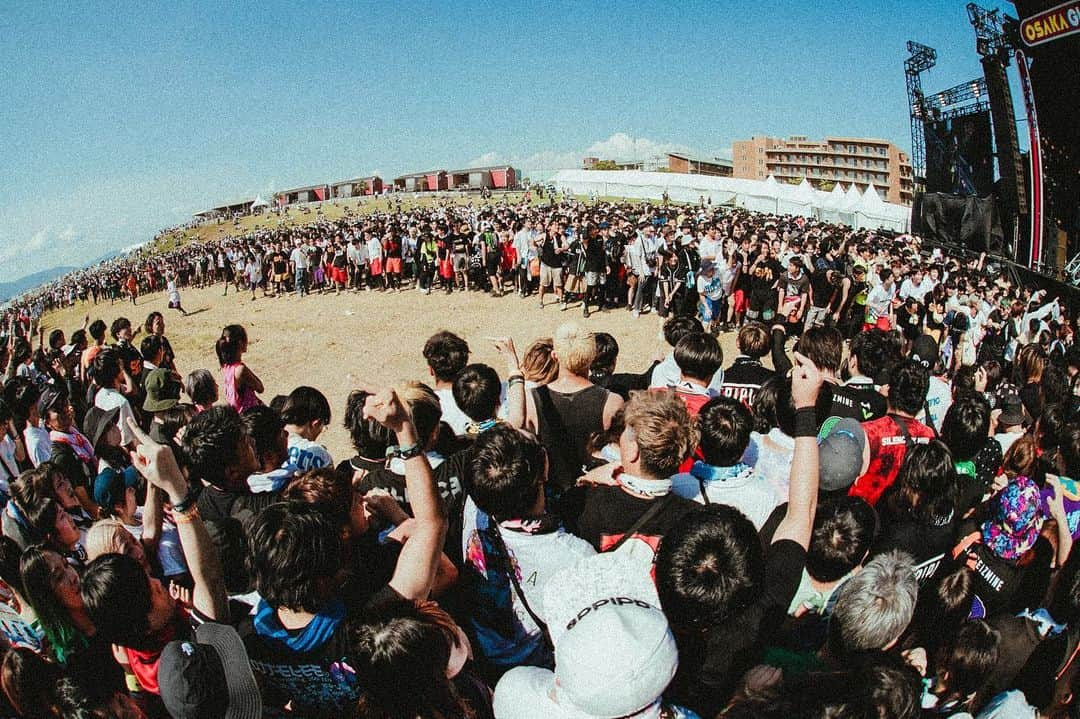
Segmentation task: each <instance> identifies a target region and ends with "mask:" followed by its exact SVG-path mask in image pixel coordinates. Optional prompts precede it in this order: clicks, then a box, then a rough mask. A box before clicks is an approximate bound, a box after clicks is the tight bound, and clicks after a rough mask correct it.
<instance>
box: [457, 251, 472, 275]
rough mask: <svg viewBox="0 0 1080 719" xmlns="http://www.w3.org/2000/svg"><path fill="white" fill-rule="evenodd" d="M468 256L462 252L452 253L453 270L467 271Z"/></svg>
mask: <svg viewBox="0 0 1080 719" xmlns="http://www.w3.org/2000/svg"><path fill="white" fill-rule="evenodd" d="M468 271H469V258H468V257H466V256H465V255H463V254H457V253H455V254H454V272H468Z"/></svg>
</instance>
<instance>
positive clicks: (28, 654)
mask: <svg viewBox="0 0 1080 719" xmlns="http://www.w3.org/2000/svg"><path fill="white" fill-rule="evenodd" d="M63 679H64V672H63V670H62V669H61V668H60V665H59V664H57V663H56V662H51V661H49V660H47V659H46V658H45V657H43V656H41V655H40V654H38V653H37V652H35V651H33V650H32V649H28V648H27V647H11V648H10V649H8V650H7V652H6V653H5V654H4V661H3V666H2V669H0V681H2V684H3V690H4V695H5V697H6V698H7V700H8V703H10V704H11V707H12V708H13V709H14V710H15V715H16V716H21V717H50V716H57V715H56V714H55V712H54V709H55V707H54V706H53V705H54V702H55V698H54V687H56V685H57V683H58V682H61V681H63ZM59 716H64V717H67V716H69V715H68V714H60V715H59Z"/></svg>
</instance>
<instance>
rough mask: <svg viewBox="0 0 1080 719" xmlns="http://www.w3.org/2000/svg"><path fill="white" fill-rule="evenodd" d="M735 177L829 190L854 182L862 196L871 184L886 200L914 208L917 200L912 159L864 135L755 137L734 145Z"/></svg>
mask: <svg viewBox="0 0 1080 719" xmlns="http://www.w3.org/2000/svg"><path fill="white" fill-rule="evenodd" d="M732 154H733V155H734V158H733V162H734V176H735V177H739V178H744V179H749V180H764V179H765V178H766V177H768V176H769V175H772V176H773V177H775V178H776V179H777V180H778V181H780V182H794V183H798V182H801V181H802V179H803V178H804V177H805V178H806V179H807V180H809V182H810V184H811V185H814V186H815V187H818V188H822V186H824V189H829V187H831V185H832V184H835V183H838V182H839V183H841V184H843V185H844V186H845V187H846V186H848V185H851V184H852V183H854V184H855V186H856V187H858V188H859V191H860V192H864V191H865V190H866V188H867V187H870V186H872V187H873V188H874V189H875V190H876V191H877V193H878V194H879V195H880V196H881V199H883V200H884V201H886V202H891V203H894V204H897V205H910V204H911V202H912V199H913V196H914V178H913V175H912V171H911V159H910V158H909V157H908V156H907V154H906V153H904V152H902V151H901V150H900V148H898V147H897V146H896V145H894V144H892V143H891V142H888V141H886V140H875V139H872V138H865V137H826V138H825V139H824V140H809V139H807V138H806V137H803V136H799V135H795V136H792V137H789V138H787V139H782V138H778V137H757V136H756V137H753V138H751V139H749V140H738V141H736V142H734V143H732Z"/></svg>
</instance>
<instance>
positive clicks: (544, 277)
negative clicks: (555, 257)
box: [540, 262, 563, 288]
mask: <svg viewBox="0 0 1080 719" xmlns="http://www.w3.org/2000/svg"><path fill="white" fill-rule="evenodd" d="M562 272H563V271H562V268H561V267H550V266H548V265H545V264H544V263H543V262H541V263H540V286H541V287H547V286H548V285H551V286H553V287H556V288H561V287H562V277H563V275H562Z"/></svg>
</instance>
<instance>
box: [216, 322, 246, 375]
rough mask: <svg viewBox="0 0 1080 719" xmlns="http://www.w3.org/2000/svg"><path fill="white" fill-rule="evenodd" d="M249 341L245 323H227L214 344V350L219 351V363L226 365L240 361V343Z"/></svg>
mask: <svg viewBox="0 0 1080 719" xmlns="http://www.w3.org/2000/svg"><path fill="white" fill-rule="evenodd" d="M245 342H247V330H245V329H244V327H243V325H226V326H225V327H224V328H222V330H221V337H218V340H217V342H216V343H215V344H214V352H216V353H217V358H218V363H219V364H220V365H221V366H222V367H224V366H225V365H230V364H235V363H237V362H239V361H240V345H242V344H244V343H245Z"/></svg>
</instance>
